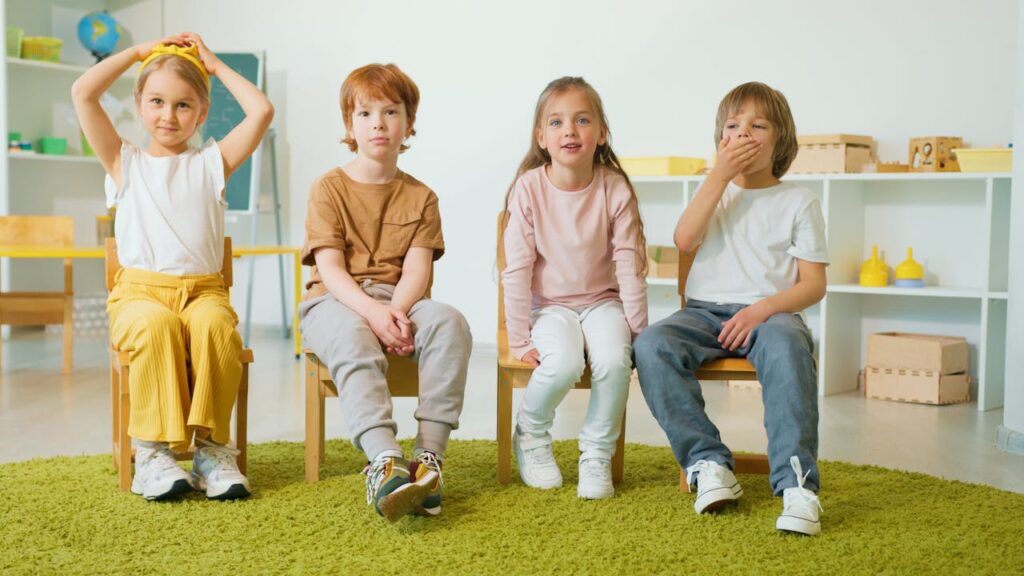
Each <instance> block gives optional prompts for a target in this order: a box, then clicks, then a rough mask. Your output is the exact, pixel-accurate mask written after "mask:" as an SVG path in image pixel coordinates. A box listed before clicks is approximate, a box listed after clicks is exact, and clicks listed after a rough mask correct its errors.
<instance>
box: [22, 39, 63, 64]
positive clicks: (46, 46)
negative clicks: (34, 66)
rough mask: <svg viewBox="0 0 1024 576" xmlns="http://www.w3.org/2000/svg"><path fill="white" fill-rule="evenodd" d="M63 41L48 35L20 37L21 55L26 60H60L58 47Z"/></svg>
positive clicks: (59, 47)
mask: <svg viewBox="0 0 1024 576" xmlns="http://www.w3.org/2000/svg"><path fill="white" fill-rule="evenodd" d="M62 46H64V41H63V40H61V39H60V38H50V37H49V36H26V37H24V38H22V39H21V57H22V58H25V59H26V60H42V61H44V62H60V49H61V47H62Z"/></svg>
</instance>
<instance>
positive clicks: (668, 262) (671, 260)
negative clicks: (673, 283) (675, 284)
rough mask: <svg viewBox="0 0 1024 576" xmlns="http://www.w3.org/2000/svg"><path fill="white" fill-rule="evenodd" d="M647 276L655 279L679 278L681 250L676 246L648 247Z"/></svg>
mask: <svg viewBox="0 0 1024 576" xmlns="http://www.w3.org/2000/svg"><path fill="white" fill-rule="evenodd" d="M647 275H648V276H653V277H655V278H678V277H679V250H678V249H677V248H676V247H675V246H648V247H647Z"/></svg>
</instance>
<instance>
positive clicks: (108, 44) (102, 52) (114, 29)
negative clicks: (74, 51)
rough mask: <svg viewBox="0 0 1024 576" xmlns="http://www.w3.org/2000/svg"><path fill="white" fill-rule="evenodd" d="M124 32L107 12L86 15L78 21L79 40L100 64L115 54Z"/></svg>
mask: <svg viewBox="0 0 1024 576" xmlns="http://www.w3.org/2000/svg"><path fill="white" fill-rule="evenodd" d="M123 32H124V30H123V29H122V28H121V25H120V24H118V23H117V20H114V17H113V16H111V15H110V14H108V13H107V12H106V11H103V12H93V13H91V14H86V15H85V16H84V17H82V19H81V20H79V21H78V40H79V41H80V42H81V43H82V46H85V49H86V50H88V51H89V52H92V55H93V56H95V57H96V61H97V62H99V61H100V60H103V59H104V58H106V57H107V56H110V55H111V54H112V53H113V52H114V47H116V46H117V41H118V40H120V39H121V34H122V33H123Z"/></svg>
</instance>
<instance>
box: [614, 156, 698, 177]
mask: <svg viewBox="0 0 1024 576" xmlns="http://www.w3.org/2000/svg"><path fill="white" fill-rule="evenodd" d="M619 162H620V163H621V164H622V169H623V170H625V171H626V174H629V175H630V176H693V175H696V174H700V173H701V171H702V170H704V166H706V165H707V162H706V161H705V160H704V159H703V158H687V157H685V156H643V157H639V158H620V159H619Z"/></svg>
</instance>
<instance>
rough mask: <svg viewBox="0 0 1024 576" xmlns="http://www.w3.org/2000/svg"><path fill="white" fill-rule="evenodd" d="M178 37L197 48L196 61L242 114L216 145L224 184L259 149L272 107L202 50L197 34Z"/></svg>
mask: <svg viewBox="0 0 1024 576" xmlns="http://www.w3.org/2000/svg"><path fill="white" fill-rule="evenodd" d="M182 37H183V38H185V39H186V40H188V41H189V42H191V43H193V44H195V45H196V47H198V48H199V57H200V58H202V60H203V64H205V65H206V69H207V70H208V71H209V72H210V74H212V75H214V76H216V77H217V78H220V81H221V82H223V83H224V87H225V88H227V89H228V92H230V93H231V95H232V96H234V97H235V100H238V103H239V104H240V105H241V106H242V111H243V112H245V119H244V120H242V122H241V123H239V124H238V126H235V127H234V129H232V130H231V132H229V133H228V135H227V136H225V137H224V139H223V140H221V141H220V142H219V143H218V144H219V146H220V155H221V157H222V158H224V179H225V180H226V179H227V178H228V177H230V176H231V174H232V173H234V171H235V170H236V169H238V167H239V166H241V165H242V163H243V162H245V159H246V158H248V157H249V155H251V154H252V153H253V151H254V150H256V147H257V146H259V145H260V141H261V140H263V135H264V134H265V133H266V132H267V128H268V127H270V121H271V120H273V118H274V106H273V105H272V104H271V103H270V100H268V99H267V97H266V95H265V94H263V91H261V90H260V89H259V88H257V87H256V86H254V85H253V84H252V82H249V81H248V80H246V79H245V78H244V77H243V76H242V75H241V74H239V73H238V72H235V71H234V70H232V69H231V67H230V66H228V65H227V64H224V62H222V61H221V60H220V58H217V56H216V54H214V53H213V52H211V51H210V49H209V48H207V47H206V44H204V43H203V39H202V38H200V37H199V35H198V34H193V33H191V32H186V33H185V34H183V35H182Z"/></svg>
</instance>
